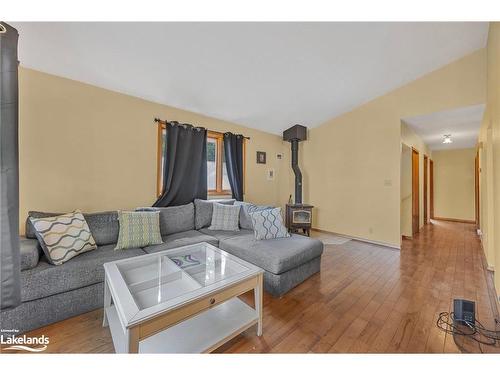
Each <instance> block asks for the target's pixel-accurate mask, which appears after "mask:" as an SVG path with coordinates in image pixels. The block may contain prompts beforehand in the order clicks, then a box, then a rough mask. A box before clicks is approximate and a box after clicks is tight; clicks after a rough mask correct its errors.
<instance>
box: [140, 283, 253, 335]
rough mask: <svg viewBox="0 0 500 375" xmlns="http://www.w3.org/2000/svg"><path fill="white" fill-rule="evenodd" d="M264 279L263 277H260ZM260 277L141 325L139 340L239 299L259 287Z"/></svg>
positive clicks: (195, 301)
mask: <svg viewBox="0 0 500 375" xmlns="http://www.w3.org/2000/svg"><path fill="white" fill-rule="evenodd" d="M260 277H262V276H260ZM258 283H259V275H257V276H254V277H252V278H250V279H248V280H245V281H243V282H240V283H238V284H236V285H233V286H230V287H228V288H226V289H223V290H221V291H218V292H216V293H214V294H211V295H208V296H205V297H203V298H200V299H198V300H194V301H192V302H190V303H188V304H186V305H184V306H181V307H179V308H177V309H174V310H171V311H169V312H166V313H165V314H162V315H159V316H158V317H155V318H152V319H151V320H149V321H147V322H143V323H141V324H140V325H139V326H138V327H137V328H138V330H139V340H143V339H145V338H147V337H150V336H152V335H154V334H156V333H158V332H159V331H162V330H164V329H166V328H168V327H171V326H173V325H175V324H177V323H180V322H182V321H184V320H186V319H189V318H190V317H192V316H194V315H197V314H199V313H201V312H203V311H205V310H207V309H210V308H212V307H215V306H217V305H219V304H221V303H223V302H225V301H227V300H229V299H231V298H234V297H237V296H239V295H241V294H243V293H245V292H248V291H249V290H252V289H254V288H256V287H257V286H258Z"/></svg>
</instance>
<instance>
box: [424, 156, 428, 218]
mask: <svg viewBox="0 0 500 375" xmlns="http://www.w3.org/2000/svg"><path fill="white" fill-rule="evenodd" d="M428 162H429V157H428V156H427V155H425V154H424V225H427V224H428V223H429V215H428V214H429V210H428V202H427V184H428V178H427V174H428V173H429V171H428V168H427V164H428Z"/></svg>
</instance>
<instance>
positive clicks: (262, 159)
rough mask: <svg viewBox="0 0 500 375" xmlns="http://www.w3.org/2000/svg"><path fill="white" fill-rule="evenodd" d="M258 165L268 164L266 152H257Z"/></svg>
mask: <svg viewBox="0 0 500 375" xmlns="http://www.w3.org/2000/svg"><path fill="white" fill-rule="evenodd" d="M257 164H266V153H265V152H264V151H257Z"/></svg>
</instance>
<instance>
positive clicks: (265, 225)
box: [249, 207, 290, 240]
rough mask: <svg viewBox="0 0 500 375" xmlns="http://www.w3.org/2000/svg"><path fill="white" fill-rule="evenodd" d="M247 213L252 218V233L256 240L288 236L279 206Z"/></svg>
mask: <svg viewBox="0 0 500 375" xmlns="http://www.w3.org/2000/svg"><path fill="white" fill-rule="evenodd" d="M249 215H250V217H251V218H252V223H253V228H254V235H255V238H256V239H257V240H269V239H272V238H284V237H290V234H289V233H288V231H287V229H286V228H285V226H284V225H283V219H282V218H281V208H280V207H277V208H272V209H268V210H260V211H255V212H249Z"/></svg>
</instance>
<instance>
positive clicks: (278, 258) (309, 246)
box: [219, 234, 323, 296]
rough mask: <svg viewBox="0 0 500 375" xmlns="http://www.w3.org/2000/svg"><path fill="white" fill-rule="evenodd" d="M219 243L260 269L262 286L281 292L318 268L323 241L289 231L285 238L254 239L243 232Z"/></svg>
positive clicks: (298, 282) (268, 289) (273, 292)
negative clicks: (262, 272) (262, 274)
mask: <svg viewBox="0 0 500 375" xmlns="http://www.w3.org/2000/svg"><path fill="white" fill-rule="evenodd" d="M219 247H220V248H221V249H222V250H224V251H227V252H228V253H231V254H233V255H235V256H237V257H239V258H242V259H244V260H246V261H247V262H250V263H253V264H255V265H256V266H258V267H260V268H262V269H264V271H265V272H264V288H265V290H266V291H267V292H269V293H271V294H272V295H274V296H282V295H283V294H285V293H286V292H288V291H289V290H290V289H292V288H293V287H295V286H296V285H298V284H300V283H301V282H303V281H304V280H306V279H307V278H309V277H310V276H312V275H313V274H315V273H316V272H319V270H320V263H321V255H322V254H323V243H322V242H321V241H319V240H316V239H312V238H309V237H304V236H300V235H297V234H292V235H291V236H290V237H288V238H276V239H272V240H256V239H255V238H254V236H253V235H251V234H246V235H242V236H235V237H231V238H226V239H222V240H221V241H220V242H219Z"/></svg>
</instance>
